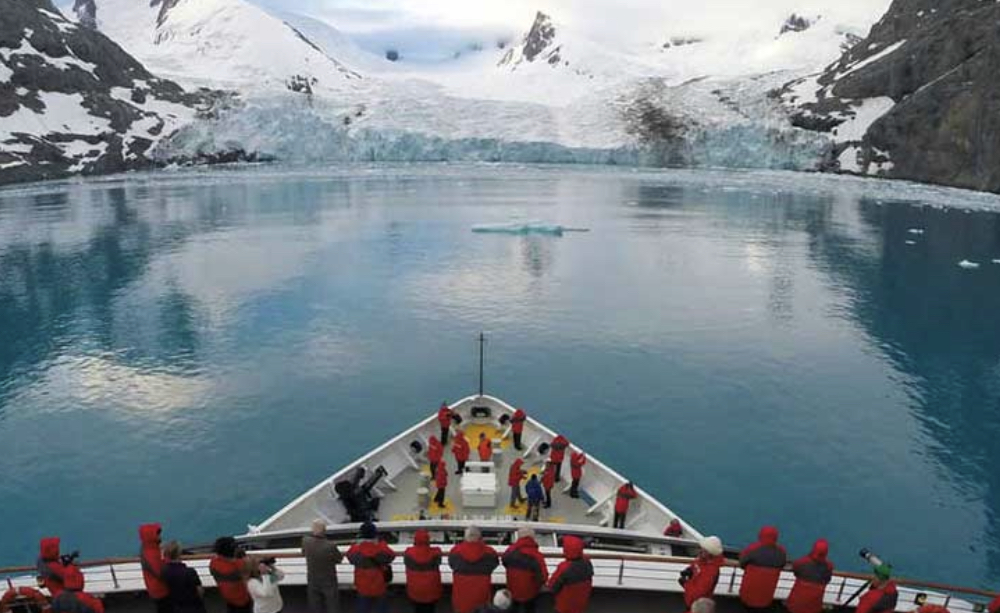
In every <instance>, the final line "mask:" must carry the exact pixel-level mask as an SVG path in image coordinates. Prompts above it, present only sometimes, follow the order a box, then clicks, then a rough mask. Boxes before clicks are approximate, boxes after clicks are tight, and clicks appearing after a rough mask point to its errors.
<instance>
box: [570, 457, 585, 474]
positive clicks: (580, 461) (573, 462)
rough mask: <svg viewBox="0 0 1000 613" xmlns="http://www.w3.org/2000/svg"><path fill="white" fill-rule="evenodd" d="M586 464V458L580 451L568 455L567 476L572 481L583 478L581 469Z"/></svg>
mask: <svg viewBox="0 0 1000 613" xmlns="http://www.w3.org/2000/svg"><path fill="white" fill-rule="evenodd" d="M586 463H587V456H586V455H585V454H584V453H583V452H582V451H574V452H573V453H571V454H569V471H570V472H569V476H570V477H571V478H572V479H582V478H583V467H584V465H585V464H586Z"/></svg>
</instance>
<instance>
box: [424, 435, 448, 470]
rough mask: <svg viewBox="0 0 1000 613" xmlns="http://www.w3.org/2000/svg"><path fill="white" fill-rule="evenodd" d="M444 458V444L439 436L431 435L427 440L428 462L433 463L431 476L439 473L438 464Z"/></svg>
mask: <svg viewBox="0 0 1000 613" xmlns="http://www.w3.org/2000/svg"><path fill="white" fill-rule="evenodd" d="M443 458H444V445H442V444H441V441H439V440H438V437H436V436H434V435H431V438H430V439H429V440H428V441H427V462H428V463H429V464H430V465H431V476H432V477H433V476H434V475H436V474H437V467H438V464H440V463H441V460H442V459H443Z"/></svg>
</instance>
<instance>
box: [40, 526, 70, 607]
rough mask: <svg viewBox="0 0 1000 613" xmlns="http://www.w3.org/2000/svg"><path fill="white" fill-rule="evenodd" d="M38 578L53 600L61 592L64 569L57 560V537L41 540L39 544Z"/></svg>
mask: <svg viewBox="0 0 1000 613" xmlns="http://www.w3.org/2000/svg"><path fill="white" fill-rule="evenodd" d="M38 549H39V552H38V553H39V556H38V578H39V579H41V580H42V584H43V585H44V586H45V589H47V590H48V591H49V594H50V595H51V596H52V597H53V598H55V597H56V596H58V595H59V592H61V591H62V590H63V571H64V570H65V567H64V566H63V565H62V562H61V561H60V560H59V537H58V536H50V537H47V538H43V539H42V540H41V541H40V542H39V544H38Z"/></svg>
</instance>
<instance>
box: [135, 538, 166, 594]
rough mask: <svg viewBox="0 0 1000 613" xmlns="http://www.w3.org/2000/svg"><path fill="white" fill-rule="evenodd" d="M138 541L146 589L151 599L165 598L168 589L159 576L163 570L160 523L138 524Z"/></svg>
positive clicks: (140, 563)
mask: <svg viewBox="0 0 1000 613" xmlns="http://www.w3.org/2000/svg"><path fill="white" fill-rule="evenodd" d="M139 541H140V542H142V548H141V549H139V565H140V566H142V579H143V581H145V582H146V591H147V592H148V593H149V597H150V598H152V599H153V600H159V599H161V598H166V597H167V596H169V595H170V590H169V589H168V588H167V584H166V583H164V582H163V579H162V578H161V576H160V573H161V572H163V552H162V551H161V550H160V524H143V525H141V526H139Z"/></svg>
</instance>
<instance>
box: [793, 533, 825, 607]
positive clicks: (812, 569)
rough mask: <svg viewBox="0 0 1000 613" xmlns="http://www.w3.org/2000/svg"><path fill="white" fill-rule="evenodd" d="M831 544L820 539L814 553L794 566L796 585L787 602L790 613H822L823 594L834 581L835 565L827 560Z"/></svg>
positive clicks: (800, 559)
mask: <svg viewBox="0 0 1000 613" xmlns="http://www.w3.org/2000/svg"><path fill="white" fill-rule="evenodd" d="M829 552H830V544H829V543H827V541H826V539H819V540H818V541H816V544H814V545H813V548H812V551H811V552H810V553H809V555H807V556H805V557H804V558H799V559H798V560H796V561H795V562H794V563H793V564H792V572H794V573H795V584H794V585H793V586H792V591H791V593H790V594H788V600H786V601H785V608H786V609H788V611H789V613H822V611H823V594H824V593H825V592H826V586H827V584H828V583H830V581H831V580H832V579H833V564H831V563H830V561H829V560H827V559H826V556H827V554H828V553H829Z"/></svg>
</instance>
